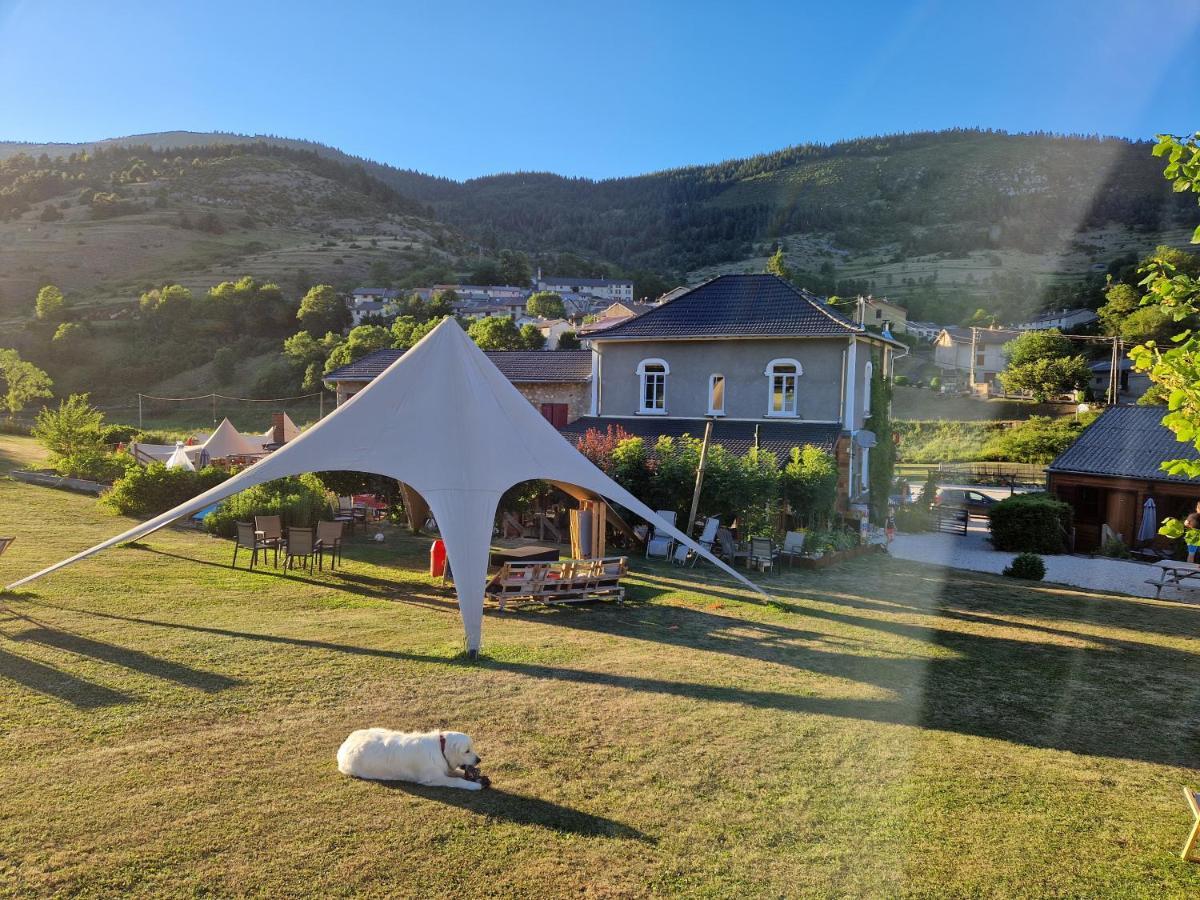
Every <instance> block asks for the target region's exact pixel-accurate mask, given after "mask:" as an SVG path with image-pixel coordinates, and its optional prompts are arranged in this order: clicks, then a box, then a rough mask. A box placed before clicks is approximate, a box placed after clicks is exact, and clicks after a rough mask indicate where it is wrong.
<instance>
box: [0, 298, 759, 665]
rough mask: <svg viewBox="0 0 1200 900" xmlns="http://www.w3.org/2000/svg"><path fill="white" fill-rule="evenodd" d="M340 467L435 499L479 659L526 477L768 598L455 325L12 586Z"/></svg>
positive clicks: (443, 326) (462, 609)
mask: <svg viewBox="0 0 1200 900" xmlns="http://www.w3.org/2000/svg"><path fill="white" fill-rule="evenodd" d="M221 424H222V427H224V426H225V425H228V424H229V423H228V421H226V422H222V423H221ZM230 428H232V426H230ZM220 431H221V429H218V430H217V432H215V433H214V435H213V437H214V438H215V437H216V436H217V434H219V433H220ZM235 433H236V432H235ZM339 470H342V471H356V472H369V473H373V474H377V475H384V476H387V477H390V478H395V479H396V480H398V481H401V482H403V483H405V484H407V485H409V486H410V487H412V488H413V489H414V490H416V491H417V492H418V493H420V495H421V496H422V497H423V498H424V499H425V501H426V502H427V503H428V504H429V507H430V509H431V510H432V512H433V515H434V517H435V519H436V521H437V524H438V529H439V530H440V532H441V536H442V539H443V540H444V541H445V542H446V553H447V555H448V557H449V560H450V564H451V568H452V570H453V572H454V582H455V590H456V593H457V594H458V605H459V613H460V615H461V617H462V622H463V628H464V630H465V632H466V639H467V648H468V650H470V651H471V652H472V653H474V652H475V651H476V650H478V648H479V644H480V639H481V631H482V627H483V586H484V582H485V579H486V576H487V563H488V551H489V548H490V544H491V538H492V523H493V522H494V520H495V517H496V506H497V503H498V502H499V500H500V496H501V494H503V493H504V492H505V491H506V490H508V489H509V488H510V487H512V486H513V485H515V484H519V483H521V482H525V481H532V480H535V479H543V480H546V481H550V482H553V483H555V484H557V485H559V486H560V487H562V488H563V489H564V490H566V491H567V492H568V493H571V494H573V495H575V496H577V497H578V496H593V497H595V496H599V497H604V498H607V499H608V500H612V501H614V502H616V503H619V504H620V505H621V506H624V507H626V508H627V509H629V510H630V511H632V512H633V513H635V514H637V515H639V516H641V517H642V518H643V519H645V520H647V521H648V522H650V523H651V524H653V525H654V526H655V527H656V528H657V529H658V530H660V531H664V532H666V533H668V534H671V535H672V536H673V537H674V538H675V539H676V540H678V541H680V542H682V543H683V544H684V545H686V546H688V547H690V548H692V549H693V550H695V551H696V552H697V553H698V554H699V555H700V556H702V557H703V558H705V559H707V560H709V561H710V562H712V563H713V564H714V565H716V566H718V567H720V568H721V569H723V570H724V571H726V572H728V573H729V574H730V575H732V576H733V577H734V578H736V579H737V580H738V581H740V582H742V583H743V584H746V585H747V586H749V587H750V588H751V589H753V590H755V591H758V592H759V593H763V592H762V590H761V589H760V588H758V587H757V586H756V585H754V584H753V583H752V582H750V581H749V580H748V579H746V578H745V577H744V576H743V575H741V574H740V573H739V572H736V571H735V570H733V569H732V568H730V567H729V566H728V565H726V564H725V563H723V562H721V561H720V560H718V559H716V558H715V557H714V556H713V555H712V554H711V553H710V552H709V551H707V550H705V549H704V548H702V547H700V546H699V545H698V544H697V543H696V542H695V541H693V540H692V539H691V538H690V537H689V536H688V535H685V534H683V533H682V532H681V531H679V530H678V529H676V528H674V527H673V526H672V525H670V524H669V523H668V522H665V521H663V520H662V519H661V518H659V516H658V515H657V514H656V513H655V512H654V511H653V510H651V509H650V508H649V507H648V506H646V504H644V503H642V502H641V501H640V500H638V499H637V498H636V497H634V496H633V495H632V494H630V493H629V492H628V491H626V490H625V489H624V488H623V487H621V486H620V485H619V484H617V483H616V482H615V481H613V480H612V479H611V478H609V477H608V476H607V475H605V474H604V473H603V472H601V471H600V470H599V469H598V468H596V467H595V466H594V465H593V464H592V463H591V462H589V461H588V459H587V458H586V457H584V456H583V454H581V453H580V452H579V451H578V450H576V449H575V448H574V447H573V446H571V444H569V443H568V442H567V441H566V440H565V439H564V438H563V436H562V435H561V434H559V433H558V431H557V430H555V428H554V426H553V425H551V424H550V423H549V422H548V421H547V420H546V419H545V418H544V417H543V416H542V415H541V413H539V412H538V411H537V410H536V409H534V407H533V405H532V404H530V402H529V401H528V400H526V399H525V398H524V397H523V396H522V395H521V394H520V392H518V391H517V389H516V388H515V387H513V386H512V384H511V383H510V382H509V381H508V379H506V378H505V377H504V376H503V375H502V374H501V373H500V371H499V370H498V369H497V368H496V366H495V365H494V364H493V363H492V362H491V360H489V359H488V358H487V357H486V356H485V355H484V354H483V352H482V351H481V350H480V349H479V348H478V347H476V346H475V344H473V343H472V342H471V340H470V339H469V338H468V337H467V336H466V335H465V334H464V333H463V330H462V329H461V328H460V327H459V326H458V324H457V322H455V321H454V319H452V318H448V319H446V320H444V321H443V322H442V323H441V324H440V325H438V326H437V327H436V328H434V329H433V331H431V332H430V333H429V334H428V335H426V336H425V337H424V338H422V339H421V341H420V342H418V343H417V345H416V346H415V347H413V348H412V349H411V350H409V351H408V352H407V353H405V354H404V355H403V356H402V357H400V358H399V359H398V360H397V361H396V362H394V363H392V365H391V366H389V367H388V368H387V369H386V370H385V371H384V372H383V373H382V374H381V375H380V376H379V377H378V378H376V379H375V380H374V381H373V382H372V383H371V384H370V385H368V386H367V387H366V388H364V389H363V390H362V391H360V392H359V393H358V394H356V395H355V396H354V397H352V398H351V399H350V400H349V401H347V402H346V403H344V404H343V405H342V406H340V407H338V408H337V409H336V410H334V412H332V413H331V414H330V415H328V416H326V417H325V418H324V419H322V420H321V421H320V422H318V423H317V424H316V425H314V426H313V427H311V428H309V429H308V430H307V431H305V432H303V433H302V434H301V435H300V436H299V437H297V438H296V439H295V440H294V441H291V442H289V443H288V444H286V445H285V446H284V447H282V448H280V449H279V450H276V451H275V452H274V453H272V454H271V455H270V456H267V457H266V458H264V459H262V460H259V461H258V462H257V463H255V464H254V465H252V466H250V467H249V468H247V469H245V470H243V471H242V472H239V473H238V474H237V475H235V476H234V477H232V478H230V479H229V480H228V481H225V482H223V483H222V484H220V485H217V486H216V487H215V488H213V489H211V490H209V491H206V492H204V493H203V494H200V495H199V496H198V497H194V498H193V499H191V500H189V501H188V502H187V503H184V504H181V505H180V506H177V507H176V508H175V509H172V510H170V511H168V512H165V513H163V514H162V515H160V516H157V517H155V518H153V519H151V520H150V521H148V522H144V523H142V524H141V525H137V526H135V527H134V528H131V529H129V530H128V531H126V532H124V533H123V534H119V535H117V536H116V537H114V538H110V539H109V540H107V541H104V542H103V543H100V544H97V545H96V546H95V547H92V548H91V549H89V550H85V551H83V552H82V553H78V554H76V555H75V556H72V557H70V558H69V559H66V560H63V561H62V562H59V563H56V564H55V565H53V566H50V567H49V568H46V569H43V570H42V571H40V572H37V573H35V574H33V575H29V576H27V577H25V578H22V579H20V580H19V581H17V582H14V583H13V584H11V585H9V587H10V588H15V587H19V586H21V585H23V584H28V583H29V582H31V581H33V580H34V579H35V578H40V577H42V576H43V575H47V574H49V573H50V572H53V571H55V570H56V569H60V568H62V567H63V566H66V565H69V564H71V563H73V562H76V561H78V560H80V559H83V558H84V557H87V556H90V555H91V554H93V553H97V552H99V551H100V550H104V549H106V548H108V547H112V546H115V545H117V544H122V543H125V542H127V541H134V540H137V539H139V538H141V537H143V536H144V535H147V534H149V533H150V532H152V531H155V530H157V529H159V528H162V527H163V526H165V525H168V524H170V523H171V522H173V521H174V520H176V519H178V518H181V517H183V516H188V515H191V514H192V513H194V512H196V511H197V510H200V509H203V508H204V507H206V506H208V505H210V504H212V503H216V502H217V501H219V500H222V499H224V498H225V497H228V496H230V495H232V494H236V493H237V492H239V491H243V490H245V489H246V488H249V487H253V486H254V485H256V484H262V483H263V482H266V481H271V480H272V479H275V478H282V477H285V476H288V475H298V474H301V473H303V472H313V471H339Z"/></svg>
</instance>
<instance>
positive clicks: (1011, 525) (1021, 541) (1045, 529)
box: [988, 494, 1074, 553]
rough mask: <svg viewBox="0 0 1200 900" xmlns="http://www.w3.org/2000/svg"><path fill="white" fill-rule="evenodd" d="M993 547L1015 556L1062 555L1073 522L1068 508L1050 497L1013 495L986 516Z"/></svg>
mask: <svg viewBox="0 0 1200 900" xmlns="http://www.w3.org/2000/svg"><path fill="white" fill-rule="evenodd" d="M988 518H989V527H990V528H991V531H992V546H994V547H995V548H996V549H997V550H1004V551H1007V552H1014V553H1062V552H1063V550H1065V549H1066V544H1067V538H1068V536H1069V535H1070V533H1071V526H1072V523H1073V519H1074V514H1073V510H1072V509H1071V507H1070V506H1069V505H1068V504H1066V503H1063V502H1061V501H1059V500H1055V499H1054V498H1053V497H1051V496H1050V495H1049V494H1014V495H1013V496H1011V497H1008V498H1006V499H1004V500H1001V501H1000V502H999V503H997V504H996V505H995V506H993V507H992V510H991V512H990V513H989V514H988Z"/></svg>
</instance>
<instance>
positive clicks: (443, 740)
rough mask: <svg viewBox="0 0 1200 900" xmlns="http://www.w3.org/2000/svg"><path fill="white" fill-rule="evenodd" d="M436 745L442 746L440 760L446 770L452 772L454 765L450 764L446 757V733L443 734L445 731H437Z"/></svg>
mask: <svg viewBox="0 0 1200 900" xmlns="http://www.w3.org/2000/svg"><path fill="white" fill-rule="evenodd" d="M438 745H439V746H440V747H441V748H442V760H443V761H444V762H445V763H446V771H447V772H453V771H454V766H452V765H450V760H449V759H448V758H447V757H446V734H445V732H442V731H439V732H438Z"/></svg>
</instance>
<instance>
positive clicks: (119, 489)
mask: <svg viewBox="0 0 1200 900" xmlns="http://www.w3.org/2000/svg"><path fill="white" fill-rule="evenodd" d="M231 474H232V473H231V472H228V471H226V470H225V469H218V468H216V467H215V466H208V467H207V468H204V469H201V470H200V471H199V472H189V471H188V470H187V469H168V468H167V467H166V466H165V465H163V464H162V463H158V462H156V463H151V464H150V465H148V466H146V467H145V468H142V467H141V466H135V467H133V468H130V469H129V470H128V471H127V472H126V473H125V476H124V477H123V478H120V479H118V480H117V482H116V483H115V484H114V485H113V486H112V490H110V491H107V492H106V493H105V494H104V496H102V497H101V498H100V504H101V506H103V507H105V508H106V509H108V510H111V511H112V512H115V513H119V514H120V515H124V516H140V517H143V518H144V517H146V516H154V515H158V514H159V513H162V512H166V511H167V510H168V509H171V508H172V507H174V506H178V505H179V504H180V503H185V502H187V501H188V500H191V499H192V498H193V497H195V496H196V495H197V494H202V493H204V492H205V491H207V490H208V489H209V488H213V487H216V486H217V485H218V484H220V483H221V482H222V481H224V480H225V479H227V478H228V477H229V476H230V475H231Z"/></svg>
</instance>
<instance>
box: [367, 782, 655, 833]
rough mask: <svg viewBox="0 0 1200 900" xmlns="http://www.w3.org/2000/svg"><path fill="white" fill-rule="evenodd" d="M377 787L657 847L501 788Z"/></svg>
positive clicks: (613, 824)
mask: <svg viewBox="0 0 1200 900" xmlns="http://www.w3.org/2000/svg"><path fill="white" fill-rule="evenodd" d="M376 783H377V784H379V785H382V786H383V787H386V788H390V789H391V790H396V791H402V792H404V793H406V794H412V795H413V796H416V797H422V798H424V799H426V800H430V801H433V802H436V803H444V804H446V805H447V806H457V807H458V808H459V809H465V810H468V811H469V812H473V813H476V814H478V815H481V816H486V817H488V818H489V819H502V820H504V821H506V822H513V823H515V824H517V825H536V826H538V827H541V828H549V829H551V830H552V831H557V832H560V833H562V834H575V835H579V836H580V837H608V838H621V839H625V840H635V841H642V842H645V843H651V844H652V843H655V840H654V838H652V837H649V836H648V835H646V834H643V833H642V832H641V831H638V830H637V829H636V828H633V827H631V826H629V825H625V824H623V823H621V822H617V821H616V820H614V819H606V818H604V817H603V816H594V815H592V814H591V813H585V812H580V811H579V810H577V809H572V808H571V807H569V806H563V805H562V804H560V803H551V802H550V801H549V800H540V799H538V798H537V797H525V796H522V795H520V794H510V793H508V792H507V791H503V790H500V789H498V788H488V789H487V790H483V791H460V790H456V789H454V788H438V787H425V786H424V785H420V784H412V783H410V782H407V781H379V782H376Z"/></svg>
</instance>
